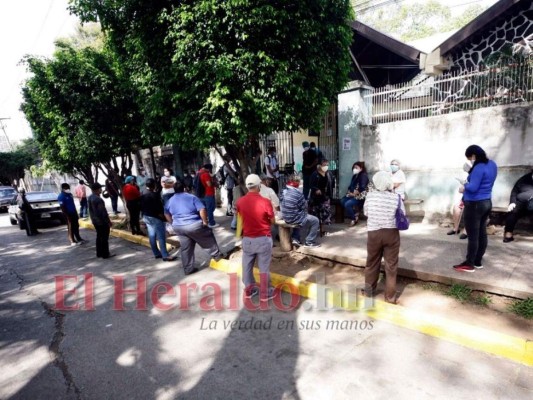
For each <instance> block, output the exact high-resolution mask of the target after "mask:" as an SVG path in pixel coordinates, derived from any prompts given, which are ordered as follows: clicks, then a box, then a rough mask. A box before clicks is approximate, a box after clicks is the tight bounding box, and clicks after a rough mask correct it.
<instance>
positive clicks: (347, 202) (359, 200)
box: [341, 161, 369, 226]
mask: <svg viewBox="0 0 533 400" xmlns="http://www.w3.org/2000/svg"><path fill="white" fill-rule="evenodd" d="M352 174H353V175H352V180H351V182H350V186H348V190H347V191H346V195H345V196H344V197H343V198H342V199H341V204H342V206H343V207H344V211H345V212H346V214H348V218H350V226H355V224H357V222H358V221H359V212H360V211H361V210H362V209H363V205H364V204H365V198H366V194H367V192H368V184H369V180H368V174H367V173H366V168H365V163H364V162H363V161H357V162H355V163H354V164H353V165H352ZM354 207H356V210H357V211H354Z"/></svg>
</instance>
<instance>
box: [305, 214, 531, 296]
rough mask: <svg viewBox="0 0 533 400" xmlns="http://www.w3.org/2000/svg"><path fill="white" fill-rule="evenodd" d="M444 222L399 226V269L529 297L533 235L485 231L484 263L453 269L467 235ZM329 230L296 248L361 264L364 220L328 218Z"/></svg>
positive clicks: (435, 279)
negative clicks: (470, 269) (510, 236)
mask: <svg viewBox="0 0 533 400" xmlns="http://www.w3.org/2000/svg"><path fill="white" fill-rule="evenodd" d="M448 230H449V228H440V227H438V226H436V225H430V224H424V223H412V224H411V226H410V227H409V230H407V231H404V232H401V247H400V268H399V275H400V276H404V277H408V278H416V279H420V280H424V281H432V282H439V283H444V284H448V285H449V284H452V283H460V284H464V285H467V286H469V287H471V288H472V289H476V290H484V291H487V292H490V293H495V294H500V295H505V296H510V297H517V298H521V299H526V298H528V297H533V276H532V275H531V265H532V262H531V261H532V260H533V235H532V236H522V235H520V236H519V235H516V240H515V241H514V242H511V243H503V242H502V238H503V233H502V231H499V232H497V233H496V234H495V235H489V246H488V249H487V252H486V254H485V257H484V260H483V266H484V268H483V269H479V270H476V271H475V272H474V273H465V272H457V271H455V270H454V269H453V268H452V266H453V265H454V264H457V263H459V262H461V261H463V260H464V258H465V255H466V246H467V240H460V239H459V237H458V235H453V236H448V235H446V232H447V231H448ZM329 231H330V232H331V233H330V234H329V235H327V236H325V237H323V238H321V240H320V243H321V245H322V246H321V247H320V248H318V249H308V248H304V247H301V248H300V249H299V250H298V251H299V252H302V253H305V254H310V255H313V256H316V257H321V258H326V259H331V260H335V261H337V262H340V263H345V264H350V265H354V266H357V267H364V266H365V262H366V237H367V231H366V222H365V221H362V222H360V223H359V224H358V225H357V226H356V227H353V228H350V227H348V226H347V225H341V224H333V225H332V226H330V227H329Z"/></svg>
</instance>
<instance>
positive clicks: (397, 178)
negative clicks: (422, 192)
mask: <svg viewBox="0 0 533 400" xmlns="http://www.w3.org/2000/svg"><path fill="white" fill-rule="evenodd" d="M390 170H391V177H392V184H393V185H394V193H398V194H399V195H400V196H402V200H405V182H406V180H407V179H406V177H405V173H404V172H403V171H402V170H401V167H400V162H399V161H398V160H392V161H391V162H390Z"/></svg>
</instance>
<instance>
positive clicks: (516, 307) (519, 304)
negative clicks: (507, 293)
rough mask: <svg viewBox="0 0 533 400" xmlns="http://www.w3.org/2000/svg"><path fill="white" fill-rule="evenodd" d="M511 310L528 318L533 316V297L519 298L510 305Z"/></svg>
mask: <svg viewBox="0 0 533 400" xmlns="http://www.w3.org/2000/svg"><path fill="white" fill-rule="evenodd" d="M509 309H510V310H511V312H513V313H515V314H516V315H520V316H521V317H524V318H526V319H532V318H533V297H528V298H527V299H525V300H517V301H515V302H513V304H511V305H510V306H509Z"/></svg>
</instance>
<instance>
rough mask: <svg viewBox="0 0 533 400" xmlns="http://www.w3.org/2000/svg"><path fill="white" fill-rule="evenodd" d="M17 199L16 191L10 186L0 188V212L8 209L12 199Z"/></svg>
mask: <svg viewBox="0 0 533 400" xmlns="http://www.w3.org/2000/svg"><path fill="white" fill-rule="evenodd" d="M16 198H17V191H16V190H15V189H13V188H12V187H10V186H0V211H2V210H6V211H7V209H8V208H9V205H10V204H11V202H12V201H13V199H16Z"/></svg>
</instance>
